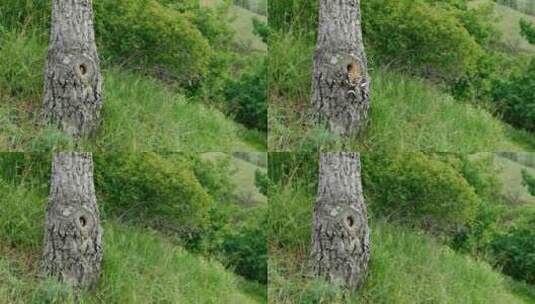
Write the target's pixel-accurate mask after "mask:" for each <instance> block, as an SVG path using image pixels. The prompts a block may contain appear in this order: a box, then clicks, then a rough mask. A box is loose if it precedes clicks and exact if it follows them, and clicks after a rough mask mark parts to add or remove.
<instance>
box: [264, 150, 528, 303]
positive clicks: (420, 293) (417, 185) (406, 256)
mask: <svg viewBox="0 0 535 304" xmlns="http://www.w3.org/2000/svg"><path fill="white" fill-rule="evenodd" d="M317 158H318V155H317V154H316V153H297V154H289V153H271V154H270V164H269V166H270V167H269V169H270V171H269V172H270V173H269V175H270V181H271V185H272V186H271V189H270V206H269V208H270V209H269V216H270V221H269V229H270V234H269V241H268V244H269V247H268V248H269V253H270V256H269V259H270V260H269V272H268V275H269V280H270V281H269V282H270V285H269V287H268V294H269V298H270V300H272V301H273V302H274V303H429V302H432V303H497V304H498V303H535V287H534V286H533V276H532V274H533V273H535V269H534V268H533V266H532V265H533V264H532V261H533V260H532V255H533V252H535V248H534V247H533V245H530V244H533V240H534V239H535V236H534V235H533V227H534V226H533V224H534V219H535V217H534V215H535V213H533V212H532V211H531V212H529V210H528V209H527V208H522V207H518V206H517V207H515V208H511V206H510V205H509V202H508V201H506V200H505V199H504V198H503V196H502V194H501V193H502V190H503V188H502V187H503V185H502V184H501V182H500V180H501V178H500V176H499V175H500V174H501V171H500V170H499V168H497V167H496V166H495V160H494V156H493V155H491V154H477V155H459V154H433V153H421V152H416V153H363V154H362V155H361V158H362V178H363V190H364V196H365V199H366V204H367V207H368V212H369V216H370V220H369V221H370V225H371V227H370V228H371V231H372V236H371V251H372V252H371V259H370V264H369V267H370V268H369V272H368V277H367V282H366V283H365V285H364V287H363V288H362V289H361V290H359V291H358V292H355V293H352V294H348V293H347V292H346V291H344V290H341V289H340V288H338V287H337V286H335V285H332V284H329V283H327V282H325V281H323V280H321V279H317V278H315V277H314V275H313V272H312V268H311V266H312V265H311V260H310V240H311V233H312V230H311V229H312V218H313V208H314V202H315V196H316V181H317V178H318V176H317V174H318V172H317V165H318V163H317ZM505 187H507V186H505ZM530 231H531V232H530Z"/></svg>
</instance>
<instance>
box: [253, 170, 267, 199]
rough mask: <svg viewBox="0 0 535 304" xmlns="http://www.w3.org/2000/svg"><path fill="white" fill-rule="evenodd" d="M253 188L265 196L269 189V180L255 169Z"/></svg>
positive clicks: (264, 174)
mask: <svg viewBox="0 0 535 304" xmlns="http://www.w3.org/2000/svg"><path fill="white" fill-rule="evenodd" d="M254 176H255V181H254V183H255V186H256V188H257V189H258V191H259V192H260V193H262V194H263V195H265V196H267V195H268V188H269V178H268V176H267V174H266V173H263V172H262V171H261V170H260V169H256V171H255V173H254Z"/></svg>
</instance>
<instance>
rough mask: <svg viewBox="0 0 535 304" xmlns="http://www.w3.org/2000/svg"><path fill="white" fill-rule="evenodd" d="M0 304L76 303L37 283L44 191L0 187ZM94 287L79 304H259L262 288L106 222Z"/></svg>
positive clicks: (155, 238) (60, 289) (58, 288)
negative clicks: (98, 276)
mask: <svg viewBox="0 0 535 304" xmlns="http://www.w3.org/2000/svg"><path fill="white" fill-rule="evenodd" d="M0 182H1V184H0V189H1V190H2V193H3V195H2V197H1V198H0V205H1V206H2V208H3V210H4V211H3V212H2V213H1V214H0V299H2V301H3V302H5V303H13V304H17V303H75V301H74V300H73V298H72V295H71V291H70V290H69V289H68V288H66V287H65V286H63V285H61V284H58V283H55V282H53V281H50V280H45V279H43V278H41V277H40V275H39V258H40V251H41V242H42V235H43V233H44V232H43V230H42V228H43V226H44V214H45V204H46V187H45V186H44V185H43V186H42V189H41V190H39V189H38V188H32V187H31V186H29V185H28V184H24V183H22V184H20V185H11V184H6V183H5V182H2V181H0ZM103 226H104V258H103V266H102V267H103V268H102V276H101V279H100V284H99V286H98V288H96V290H94V291H91V292H86V293H83V294H82V296H81V297H80V299H79V300H80V303H265V302H267V301H266V291H265V286H262V285H259V284H256V283H251V282H247V281H245V280H244V279H242V278H241V277H239V276H237V275H235V274H233V273H232V272H230V271H229V270H226V269H225V268H224V267H223V265H222V264H220V263H218V262H216V261H214V260H210V259H208V258H204V257H200V256H196V255H193V254H190V253H188V252H187V251H186V250H184V249H183V248H181V247H179V246H177V245H176V244H175V243H174V242H172V241H170V240H168V239H167V238H165V237H163V236H162V235H161V234H160V233H158V232H157V231H153V230H149V229H144V228H139V227H136V226H129V225H128V226H127V225H124V224H119V223H117V222H115V221H114V220H105V221H104V225H103ZM47 301H48V302H47Z"/></svg>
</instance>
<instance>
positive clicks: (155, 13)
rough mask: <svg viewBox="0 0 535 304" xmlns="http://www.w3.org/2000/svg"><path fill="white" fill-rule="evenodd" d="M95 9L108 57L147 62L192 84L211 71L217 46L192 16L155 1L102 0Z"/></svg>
mask: <svg viewBox="0 0 535 304" xmlns="http://www.w3.org/2000/svg"><path fill="white" fill-rule="evenodd" d="M95 10H96V18H95V19H96V21H95V24H96V34H97V37H98V40H99V41H100V42H101V43H100V45H102V46H103V47H102V48H101V56H103V57H104V58H106V59H108V60H111V61H115V62H118V61H120V62H123V63H125V64H127V65H126V66H134V67H135V66H139V65H141V66H146V67H149V68H150V69H152V70H153V71H154V72H155V73H156V74H158V75H159V76H161V77H164V78H171V79H176V80H178V81H179V82H180V83H181V84H184V85H188V86H192V85H195V84H196V83H197V82H198V81H199V80H200V79H201V78H202V77H203V76H204V75H205V74H206V73H208V71H209V63H210V57H211V55H212V54H211V52H212V49H211V47H210V44H209V42H208V40H207V39H206V38H205V37H204V36H203V34H202V33H201V31H200V30H199V29H198V28H197V27H196V26H194V24H193V23H192V21H191V17H190V16H189V15H188V14H185V13H180V12H178V11H175V10H172V9H170V8H168V7H166V6H162V5H161V4H159V3H158V2H157V1H154V0H144V1H132V0H121V1H99V2H96V3H95Z"/></svg>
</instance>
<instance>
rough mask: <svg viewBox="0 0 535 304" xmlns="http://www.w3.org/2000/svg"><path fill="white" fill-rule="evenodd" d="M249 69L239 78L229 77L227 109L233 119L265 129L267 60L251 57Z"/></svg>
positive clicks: (226, 95)
mask: <svg viewBox="0 0 535 304" xmlns="http://www.w3.org/2000/svg"><path fill="white" fill-rule="evenodd" d="M253 62H256V63H252V64H251V67H250V68H249V69H250V71H244V72H243V74H242V75H241V77H240V78H238V79H235V80H233V79H230V80H229V83H228V84H227V87H226V88H225V97H226V98H225V100H227V102H228V103H229V106H227V111H230V113H231V114H233V115H235V119H236V120H237V121H238V122H240V123H242V124H244V125H246V126H248V127H251V128H256V129H259V130H262V131H267V100H266V99H267V83H268V82H267V60H266V59H265V58H264V57H260V56H259V57H258V58H253Z"/></svg>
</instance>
